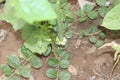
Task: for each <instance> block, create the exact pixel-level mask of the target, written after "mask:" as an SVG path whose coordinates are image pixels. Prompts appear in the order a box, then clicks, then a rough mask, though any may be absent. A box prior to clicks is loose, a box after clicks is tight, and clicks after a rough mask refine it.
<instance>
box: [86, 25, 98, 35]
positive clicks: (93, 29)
mask: <svg viewBox="0 0 120 80" xmlns="http://www.w3.org/2000/svg"><path fill="white" fill-rule="evenodd" d="M88 31H89V33H95V32H97V31H98V29H97V27H96V26H94V25H92V26H90V28H89V30H88Z"/></svg>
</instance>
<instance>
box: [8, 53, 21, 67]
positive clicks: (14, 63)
mask: <svg viewBox="0 0 120 80" xmlns="http://www.w3.org/2000/svg"><path fill="white" fill-rule="evenodd" d="M6 60H7V63H8V64H9V65H10V66H11V67H12V68H18V67H19V66H20V60H19V58H18V57H17V56H16V55H8V56H7V57H6Z"/></svg>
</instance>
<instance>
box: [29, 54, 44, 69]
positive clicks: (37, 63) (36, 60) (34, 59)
mask: <svg viewBox="0 0 120 80" xmlns="http://www.w3.org/2000/svg"><path fill="white" fill-rule="evenodd" d="M31 57H32V58H31V59H30V60H29V63H30V65H31V66H32V67H34V68H40V67H41V66H42V60H41V59H40V58H39V57H37V56H35V55H34V56H31Z"/></svg>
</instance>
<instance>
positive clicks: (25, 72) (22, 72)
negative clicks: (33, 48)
mask: <svg viewBox="0 0 120 80" xmlns="http://www.w3.org/2000/svg"><path fill="white" fill-rule="evenodd" d="M18 74H19V75H21V76H22V77H25V78H29V77H30V75H31V70H30V68H29V67H27V66H21V67H20V68H19V70H18Z"/></svg>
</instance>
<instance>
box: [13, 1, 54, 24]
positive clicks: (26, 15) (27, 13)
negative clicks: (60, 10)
mask: <svg viewBox="0 0 120 80" xmlns="http://www.w3.org/2000/svg"><path fill="white" fill-rule="evenodd" d="M12 2H13V4H14V7H15V9H16V11H17V13H18V15H19V16H20V17H21V18H22V19H24V20H25V21H26V22H28V23H31V24H32V23H33V22H34V21H45V20H51V19H55V18H56V14H55V12H54V11H53V9H52V8H51V6H50V4H49V2H48V0H12Z"/></svg>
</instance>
